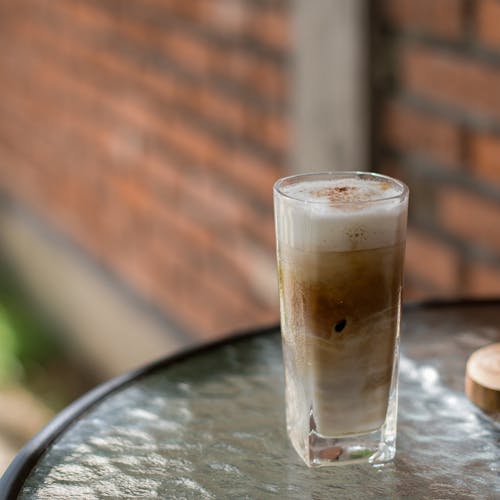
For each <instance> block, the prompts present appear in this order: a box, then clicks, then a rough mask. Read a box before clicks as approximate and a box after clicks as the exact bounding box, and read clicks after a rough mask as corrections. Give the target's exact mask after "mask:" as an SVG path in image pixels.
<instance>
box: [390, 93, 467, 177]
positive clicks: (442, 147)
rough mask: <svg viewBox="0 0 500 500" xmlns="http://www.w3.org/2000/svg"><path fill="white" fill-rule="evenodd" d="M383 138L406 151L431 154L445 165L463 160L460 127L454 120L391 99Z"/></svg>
mask: <svg viewBox="0 0 500 500" xmlns="http://www.w3.org/2000/svg"><path fill="white" fill-rule="evenodd" d="M382 138H383V140H384V141H386V142H387V143H388V144H389V145H390V146H392V147H393V148H395V149H397V150H399V151H402V152H404V153H410V154H416V155H419V156H423V157H427V158H429V159H431V160H433V161H435V162H437V163H440V164H442V165H445V166H451V167H456V166H457V165H460V163H461V156H460V151H461V147H460V130H459V128H458V126H457V125H456V124H454V123H452V122H450V121H447V120H443V119H440V118H438V117H435V116H432V115H431V114H429V113H426V112H424V111H419V110H416V109H412V108H410V107H408V106H405V105H404V104H403V103H400V102H398V101H392V102H390V103H388V105H387V106H386V108H385V113H384V115H383V123H382Z"/></svg>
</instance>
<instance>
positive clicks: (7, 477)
mask: <svg viewBox="0 0 500 500" xmlns="http://www.w3.org/2000/svg"><path fill="white" fill-rule="evenodd" d="M492 305H494V306H498V307H500V298H498V299H495V298H491V299H466V298H465V299H451V300H427V301H416V302H408V303H406V304H405V305H404V310H405V311H408V312H410V311H412V310H417V309H437V308H443V309H444V308H448V307H474V306H492ZM278 331H279V325H272V326H269V327H264V328H260V329H257V330H250V331H243V332H236V333H233V334H230V335H228V336H226V337H224V338H222V339H220V340H216V341H214V342H209V343H206V344H202V345H200V346H196V347H192V348H188V349H186V350H183V351H181V352H179V353H176V354H173V355H170V356H167V357H165V358H162V359H159V360H158V361H154V362H152V363H150V364H148V365H146V366H144V367H142V368H139V369H137V370H133V371H131V372H128V373H125V374H123V375H120V376H118V377H115V378H113V379H111V380H109V381H107V382H104V383H103V384H101V385H99V386H97V387H96V388H95V389H92V390H91V391H89V392H88V393H86V394H85V395H83V396H82V397H80V398H79V399H77V400H76V401H74V402H73V403H71V404H70V405H69V406H68V407H66V408H65V409H64V410H62V411H61V412H60V413H59V414H58V415H56V416H55V417H54V418H53V419H52V420H51V421H50V422H49V423H48V424H47V425H46V426H45V427H43V428H42V430H40V431H39V432H38V433H37V434H36V435H35V436H34V437H33V438H32V439H31V440H30V441H29V442H28V443H27V444H26V445H25V446H24V447H23V448H22V449H21V450H20V451H19V453H18V454H17V455H16V456H15V457H14V459H13V460H12V462H11V463H10V465H9V466H8V467H7V469H6V470H5V472H4V474H3V476H2V477H1V478H0V500H14V499H16V498H17V496H18V494H19V493H20V491H21V488H22V486H23V484H24V482H25V480H26V478H27V477H28V475H29V473H30V472H31V470H32V468H33V467H34V466H35V464H36V463H37V462H38V460H39V459H40V457H41V456H42V455H43V453H44V452H45V450H47V449H48V447H49V446H50V445H51V444H52V443H53V442H54V441H55V440H56V439H57V438H58V437H59V436H60V435H61V434H62V433H63V432H64V431H65V430H66V429H67V428H68V427H69V426H70V425H71V424H72V423H73V422H74V421H75V420H76V419H78V418H79V417H80V416H81V415H83V414H84V413H85V412H86V411H88V410H89V409H90V408H92V407H93V406H94V405H96V404H97V403H99V402H100V401H102V400H103V399H105V398H106V397H107V396H109V395H110V394H112V393H113V392H115V391H117V390H119V389H122V388H123V387H124V386H126V385H128V384H130V383H132V382H133V381H135V380H137V379H139V378H141V377H144V376H146V375H149V374H151V373H153V372H154V371H156V370H159V369H162V368H165V367H166V366H169V365H171V364H174V363H176V362H178V361H182V360H183V359H185V358H188V357H190V356H192V355H195V354H201V353H203V352H206V351H209V350H212V349H216V348H219V347H221V346H224V345H226V344H230V343H233V342H235V341H238V340H244V339H248V338H250V337H255V336H259V335H267V334H270V333H276V332H278Z"/></svg>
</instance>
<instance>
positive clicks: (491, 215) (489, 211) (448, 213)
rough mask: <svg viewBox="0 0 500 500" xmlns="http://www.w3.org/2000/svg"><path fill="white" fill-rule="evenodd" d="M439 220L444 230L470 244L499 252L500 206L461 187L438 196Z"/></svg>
mask: <svg viewBox="0 0 500 500" xmlns="http://www.w3.org/2000/svg"><path fill="white" fill-rule="evenodd" d="M437 212H438V217H439V220H440V221H441V223H442V225H443V227H444V228H445V229H446V230H447V231H449V232H451V233H452V234H454V235H455V236H458V237H460V238H461V239H462V240H464V241H465V242H467V243H469V244H471V245H479V246H483V247H486V248H490V249H492V250H496V251H499V250H500V230H499V228H500V223H499V221H500V203H495V202H493V201H490V200H487V199H483V198H481V197H480V196H478V195H476V194H472V193H469V192H467V191H465V190H462V189H458V188H451V187H450V188H446V189H443V190H442V191H441V193H440V194H439V196H438V210H437Z"/></svg>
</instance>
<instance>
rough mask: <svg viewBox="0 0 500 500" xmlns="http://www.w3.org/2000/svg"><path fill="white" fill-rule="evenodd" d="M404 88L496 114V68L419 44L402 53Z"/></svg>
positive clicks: (499, 99) (499, 101)
mask: <svg viewBox="0 0 500 500" xmlns="http://www.w3.org/2000/svg"><path fill="white" fill-rule="evenodd" d="M401 79H402V84H403V86H404V87H406V89H407V91H409V92H412V93H414V94H416V95H419V96H421V97H425V98H427V99H431V100H435V101H437V102H441V103H442V104H445V105H448V106H452V107H455V108H457V109H461V110H463V111H466V112H469V113H472V114H485V115H487V116H492V117H500V92H499V91H498V89H499V88H500V69H498V68H496V67H494V66H489V65H488V64H487V63H485V62H480V61H475V60H471V59H468V58H467V57H462V56H457V55H452V54H449V53H447V52H444V51H439V50H432V49H428V48H423V47H407V48H406V49H404V50H403V52H402V67H401Z"/></svg>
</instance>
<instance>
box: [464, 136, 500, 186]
mask: <svg viewBox="0 0 500 500" xmlns="http://www.w3.org/2000/svg"><path fill="white" fill-rule="evenodd" d="M470 143H471V147H470V151H471V157H470V163H471V166H472V169H473V171H474V173H475V174H476V176H477V177H478V178H480V179H481V180H483V181H484V182H491V183H494V184H497V185H498V186H499V187H500V135H497V134H487V133H484V134H481V133H477V134H474V135H473V136H472V138H471V141H470Z"/></svg>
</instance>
